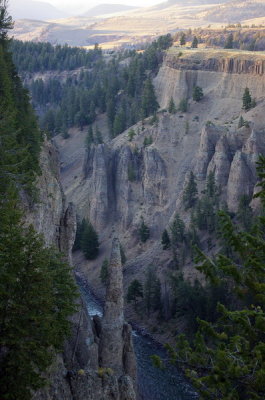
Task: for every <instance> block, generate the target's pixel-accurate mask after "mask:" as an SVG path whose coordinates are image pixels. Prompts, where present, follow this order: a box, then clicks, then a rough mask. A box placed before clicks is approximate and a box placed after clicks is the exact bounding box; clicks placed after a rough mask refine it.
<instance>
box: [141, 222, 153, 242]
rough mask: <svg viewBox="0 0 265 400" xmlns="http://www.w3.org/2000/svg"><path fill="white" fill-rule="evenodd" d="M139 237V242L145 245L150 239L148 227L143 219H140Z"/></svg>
mask: <svg viewBox="0 0 265 400" xmlns="http://www.w3.org/2000/svg"><path fill="white" fill-rule="evenodd" d="M139 237H140V240H141V242H143V243H145V242H146V241H147V240H148V239H149V237H150V230H149V228H148V226H147V225H146V224H145V223H144V219H143V217H141V224H140V228H139Z"/></svg>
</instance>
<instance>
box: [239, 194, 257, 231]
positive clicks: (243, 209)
mask: <svg viewBox="0 0 265 400" xmlns="http://www.w3.org/2000/svg"><path fill="white" fill-rule="evenodd" d="M250 200H251V199H250V198H249V196H246V195H244V196H241V198H240V200H239V204H238V210H237V213H236V216H237V219H238V220H239V222H240V224H241V226H242V228H243V229H244V230H245V231H247V232H248V231H250V230H251V228H252V223H253V211H252V208H251V207H250V205H249V203H250Z"/></svg>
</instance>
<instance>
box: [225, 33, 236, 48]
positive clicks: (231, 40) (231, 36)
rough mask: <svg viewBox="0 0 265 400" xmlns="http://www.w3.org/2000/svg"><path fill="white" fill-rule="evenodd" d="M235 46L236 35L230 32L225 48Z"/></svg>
mask: <svg viewBox="0 0 265 400" xmlns="http://www.w3.org/2000/svg"><path fill="white" fill-rule="evenodd" d="M233 47H234V37H233V34H232V33H230V34H229V35H228V37H227V39H226V41H225V44H224V49H232V48H233Z"/></svg>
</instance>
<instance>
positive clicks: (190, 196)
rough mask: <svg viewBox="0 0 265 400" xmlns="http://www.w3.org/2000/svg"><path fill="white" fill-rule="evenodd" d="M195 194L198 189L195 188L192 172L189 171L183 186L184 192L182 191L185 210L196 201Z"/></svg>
mask: <svg viewBox="0 0 265 400" xmlns="http://www.w3.org/2000/svg"><path fill="white" fill-rule="evenodd" d="M197 194H198V189H197V183H196V179H195V176H194V174H193V172H192V171H191V172H190V176H189V180H188V182H187V184H186V187H185V189H184V193H183V204H184V207H185V210H188V209H189V208H191V207H193V206H194V204H195V203H196V201H197Z"/></svg>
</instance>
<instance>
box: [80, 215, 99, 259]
mask: <svg viewBox="0 0 265 400" xmlns="http://www.w3.org/2000/svg"><path fill="white" fill-rule="evenodd" d="M84 225H85V226H84V230H83V233H82V238H81V250H82V251H83V253H84V255H85V257H86V258H87V259H88V260H94V259H95V258H96V257H97V255H98V252H99V241H98V234H97V232H96V231H95V229H94V227H93V225H92V224H91V223H90V222H87V221H85V223H84Z"/></svg>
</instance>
